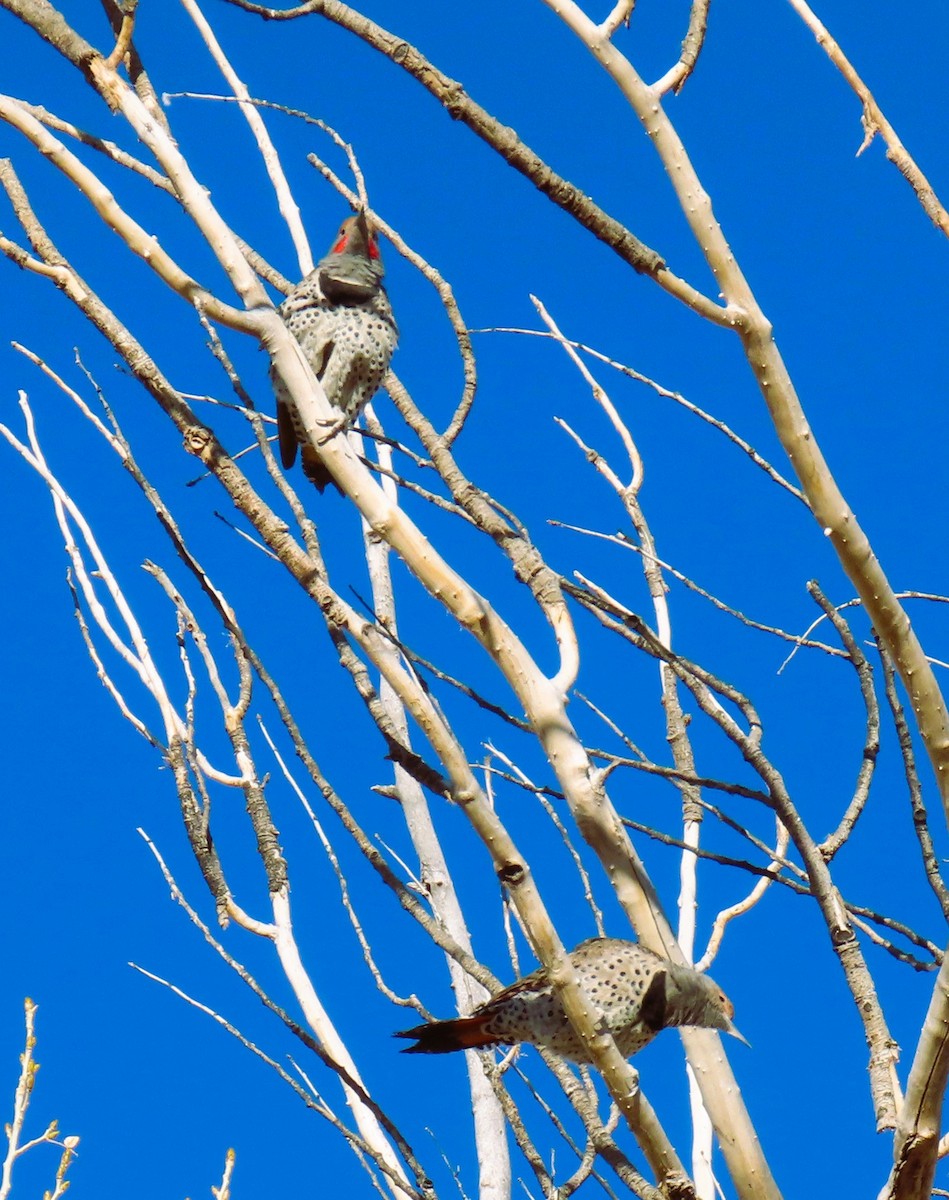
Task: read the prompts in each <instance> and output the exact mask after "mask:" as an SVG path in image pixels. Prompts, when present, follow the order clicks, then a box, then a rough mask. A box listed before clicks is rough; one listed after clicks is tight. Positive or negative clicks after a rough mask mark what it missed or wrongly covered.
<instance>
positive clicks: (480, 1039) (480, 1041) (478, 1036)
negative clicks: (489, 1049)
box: [392, 1014, 498, 1054]
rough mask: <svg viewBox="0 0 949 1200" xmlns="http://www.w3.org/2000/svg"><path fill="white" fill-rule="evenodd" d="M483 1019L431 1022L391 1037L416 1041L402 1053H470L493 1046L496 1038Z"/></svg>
mask: <svg viewBox="0 0 949 1200" xmlns="http://www.w3.org/2000/svg"><path fill="white" fill-rule="evenodd" d="M486 1019H487V1018H486V1017H485V1016H484V1015H483V1014H482V1015H480V1016H474V1017H456V1018H455V1019H454V1020H451V1021H432V1022H430V1023H429V1024H427V1025H416V1026H415V1028H414V1029H403V1030H401V1031H400V1032H399V1033H394V1034H393V1035H392V1036H393V1037H399V1038H415V1039H416V1044H415V1045H414V1046H406V1048H405V1049H404V1050H403V1051H402V1053H403V1054H449V1053H450V1052H451V1051H452V1050H473V1049H475V1048H477V1047H480V1046H496V1045H497V1044H498V1039H497V1038H496V1037H495V1036H494V1035H493V1034H490V1033H488V1032H487V1030H486V1029H485V1028H484V1026H485V1021H486Z"/></svg>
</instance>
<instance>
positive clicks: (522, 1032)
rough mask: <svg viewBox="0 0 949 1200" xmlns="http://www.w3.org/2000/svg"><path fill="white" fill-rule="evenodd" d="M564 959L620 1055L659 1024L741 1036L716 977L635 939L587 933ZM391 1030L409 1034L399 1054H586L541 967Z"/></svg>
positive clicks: (637, 1046) (585, 1057)
mask: <svg viewBox="0 0 949 1200" xmlns="http://www.w3.org/2000/svg"><path fill="white" fill-rule="evenodd" d="M570 961H571V962H572V963H573V967H574V970H575V971H576V973H577V976H578V978H579V981H580V983H581V985H582V987H583V990H584V991H585V992H586V994H587V996H588V997H589V999H590V1001H591V1003H592V1004H593V1007H594V1008H595V1009H596V1010H597V1012H598V1014H599V1015H600V1016H601V1018H602V1019H603V1020H604V1021H605V1022H606V1024H607V1026H608V1027H609V1030H610V1032H611V1033H612V1035H613V1038H614V1040H615V1042H616V1045H617V1047H618V1049H619V1051H620V1053H621V1054H622V1055H623V1057H624V1058H630V1057H631V1056H632V1055H633V1054H636V1053H637V1051H639V1050H641V1049H642V1048H643V1047H644V1046H645V1045H647V1044H648V1043H649V1042H651V1041H652V1039H653V1038H654V1037H655V1036H656V1034H657V1033H659V1031H660V1030H662V1029H669V1028H672V1027H674V1026H681V1025H699V1026H702V1027H703V1028H705V1029H720V1030H721V1031H722V1032H723V1033H729V1034H731V1035H732V1037H737V1038H739V1039H740V1040H741V1041H743V1042H744V1041H745V1039H744V1038H743V1037H742V1035H741V1034H740V1033H739V1032H738V1030H737V1029H736V1028H735V1026H734V1025H733V1024H732V1017H733V1016H734V1012H735V1010H734V1006H733V1005H732V1003H731V1001H730V1000H729V999H728V998H727V997H726V996H725V994H724V992H723V991H722V990H721V988H720V987H719V986H718V985H717V984H716V983H714V982H713V981H712V980H711V979H709V978H708V976H707V975H701V974H699V972H698V971H695V970H693V969H692V967H686V966H682V965H681V964H680V963H674V962H671V961H670V960H669V959H666V958H662V957H660V956H659V955H658V954H654V953H653V952H652V950H647V948H646V947H645V946H641V945H639V943H638V942H628V941H623V940H622V939H620V938H606V937H597V938H589V939H588V940H587V941H585V942H581V943H580V945H579V946H577V948H576V949H575V950H573V951H571V953H570ZM393 1036H394V1037H399V1038H414V1039H415V1042H416V1044H415V1045H414V1046H407V1047H406V1048H405V1049H404V1050H403V1051H402V1053H403V1054H448V1053H450V1052H451V1051H452V1050H470V1049H483V1048H486V1047H488V1046H497V1045H510V1044H512V1043H515V1042H527V1043H529V1044H530V1045H533V1046H539V1047H542V1048H544V1049H547V1050H553V1051H554V1053H555V1054H559V1055H561V1056H562V1057H563V1058H569V1059H572V1060H573V1061H574V1062H577V1063H588V1062H590V1061H591V1060H590V1056H589V1053H588V1051H587V1050H586V1048H585V1047H584V1045H583V1044H582V1042H581V1041H580V1038H579V1037H578V1036H577V1034H576V1033H575V1032H574V1029H573V1026H572V1025H571V1024H570V1022H569V1020H568V1019H567V1014H566V1013H565V1012H564V1009H563V1006H562V1004H561V1003H560V998H559V996H557V994H556V993H555V991H554V989H553V988H552V986H551V984H550V981H549V980H548V978H547V973H546V971H545V970H544V969H543V968H540V969H539V970H537V971H533V972H532V973H531V974H530V975H525V976H524V977H523V978H522V979H518V980H517V981H516V982H515V983H512V984H511V986H510V987H507V988H505V989H504V990H503V991H501V992H498V994H497V995H496V996H493V997H492V998H491V999H490V1000H488V1001H487V1002H486V1003H484V1004H482V1005H481V1006H480V1007H479V1008H476V1009H475V1011H474V1012H473V1013H472V1014H471V1015H470V1016H468V1017H455V1018H453V1019H451V1020H447V1021H431V1022H429V1023H427V1024H425V1025H417V1026H416V1027H415V1028H414V1029H405V1030H402V1031H401V1032H400V1033H396V1034H394V1035H393ZM745 1044H746V1045H747V1044H748V1043H747V1042H745Z"/></svg>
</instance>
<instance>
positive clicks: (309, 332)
mask: <svg viewBox="0 0 949 1200" xmlns="http://www.w3.org/2000/svg"><path fill="white" fill-rule="evenodd" d="M384 270H385V269H384V267H383V265H382V258H381V256H380V254H379V246H378V243H377V241H376V235H375V231H374V230H373V229H372V226H371V225H370V224H369V221H368V219H367V217H366V214H365V213H363V212H360V213H358V214H357V215H356V216H354V217H347V219H346V220H345V221H344V222H343V223H342V225H341V226H340V230H339V233H338V234H337V235H336V240H335V241H334V242H333V245H332V246H331V247H330V251H329V253H328V254H327V255H326V257H325V258H322V259H320V261H319V262H318V263H317V264H316V266H315V267H314V269H313V270H312V271H311V272H310V273H309V275H307V277H306V279H304V280H303V281H302V283H298V284H297V286H296V287H295V288H294V289H293V291H292V292H291V293H290V294H289V295H288V296H287V298H286V300H284V302H283V303H282V304H281V305H280V307H279V309H278V310H277V311H278V312H279V313H280V316H281V317H282V318H283V320H284V323H285V324H286V326H287V328H288V329H289V330H290V332H291V333H292V334H293V336H294V337H295V338H296V339H297V341H298V342H299V343H300V345H301V346H302V347H303V353H304V354H305V355H306V358H307V360H308V362H309V364H310V367H311V368H312V370H313V374H314V375H315V376H316V377H317V379H319V381H320V383H322V385H323V390H324V391H325V392H326V398H327V399H328V400H329V402H330V404H332V405H334V407H336V408H338V409H339V410H340V425H339V427H340V428H345V427H347V426H349V425H352V424H353V422H354V421H355V420H356V418H357V417H358V416H359V414H360V413H361V412H362V410H363V407H364V406H365V405H366V404H367V403H368V401H369V400H370V399H371V398H372V396H373V395H374V394H375V392H376V391H377V390H378V387H379V385H380V383H382V379H383V376H384V375H385V373H386V369H387V368H388V366H389V359H390V358H391V357H392V351H393V350H394V349H395V344H396V341H397V340H398V336H399V330H398V327H397V326H396V323H395V320H394V319H393V316H392V307H391V305H390V304H389V297H388V296H387V295H386V290H385V288H384V287H383V286H382V276H383V274H384ZM271 379H272V381H273V385H274V391H275V393H276V396H277V432H278V434H279V442H280V460H281V462H282V463H283V465H284V468H289V467H292V466H293V463H294V460H295V459H296V456H297V443H298V442H299V444H300V445H301V447H302V456H301V457H302V464H303V473H304V474H305V475H306V477H307V478H308V479H309V480H310V481H311V482H312V483H314V484H315V485H316V487H317V488H319V490H320V491H321V492H322V491H323V489H324V488H325V487H326V485H327V484H328V483H331V482H332V476H331V475H330V473H329V471H327V469H326V467H324V466H323V464H322V462H321V461H320V458H319V455H318V454H317V453H316V451H315V450H314V449H313V447H312V446H311V445H310V442H309V439H308V438H307V436H306V434H305V433H304V432H303V430H302V428H301V425H300V422H299V418H298V417H297V412H296V408H295V407H294V404H293V401H292V399H291V398H290V397H289V396H288V395H287V392H286V389H285V388H284V385H283V382H282V380H280V379H279V378H278V376H277V374H276V372H271ZM329 432H332V431H329Z"/></svg>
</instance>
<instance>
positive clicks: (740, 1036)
mask: <svg viewBox="0 0 949 1200" xmlns="http://www.w3.org/2000/svg"><path fill="white" fill-rule="evenodd" d="M725 1032H726V1033H728V1034H731V1036H732V1037H733V1038H738V1040H739V1041H740V1042H744V1043H745V1045H746V1046H747V1047H748V1049H749V1050H750V1049H751V1042H749V1041H748V1039H747V1038H746V1037H745V1035H744V1034H743V1033H739V1032H738V1029H737V1028H736V1027H735V1026H734V1025H733V1024H732V1023H731V1021H729V1022H728V1027H727V1028H726V1030H725Z"/></svg>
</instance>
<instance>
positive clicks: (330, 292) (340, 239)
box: [316, 211, 385, 304]
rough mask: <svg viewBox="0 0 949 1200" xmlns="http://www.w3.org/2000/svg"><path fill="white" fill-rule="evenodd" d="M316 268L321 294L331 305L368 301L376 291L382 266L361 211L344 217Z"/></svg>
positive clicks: (372, 235)
mask: <svg viewBox="0 0 949 1200" xmlns="http://www.w3.org/2000/svg"><path fill="white" fill-rule="evenodd" d="M316 269H317V270H318V271H319V273H320V276H319V278H320V287H321V289H322V291H323V294H324V296H326V298H327V299H328V300H330V301H332V302H333V303H337V304H353V303H357V302H358V301H360V300H368V299H370V297H372V296H373V295H374V294H375V293H376V292H377V291H378V290H379V288H380V286H381V284H382V276H383V275H384V274H385V267H383V265H382V255H381V254H380V253H379V243H378V241H377V240H376V232H375V230H374V229H373V228H372V226H371V225H370V224H369V220H368V218H367V216H366V214H365V213H364V212H362V211H360V212H358V213H357V214H356V215H355V216H354V217H347V218H346V220H345V221H344V222H343V223H342V225H340V227H339V233H338V234H337V235H336V239H335V241H334V242H333V244H332V246H331V247H330V249H329V253H328V254H327V255H326V257H325V258H321V259H320V261H319V262H318V263H317V265H316Z"/></svg>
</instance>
